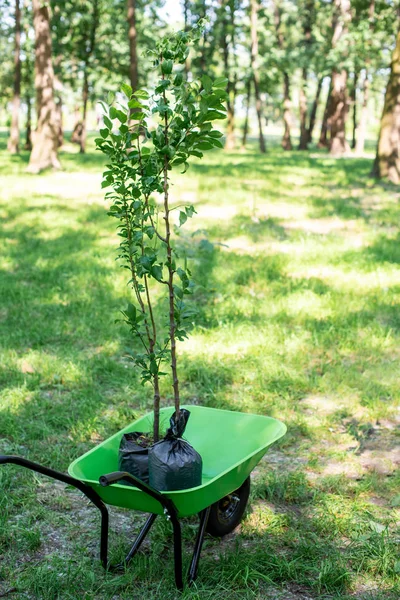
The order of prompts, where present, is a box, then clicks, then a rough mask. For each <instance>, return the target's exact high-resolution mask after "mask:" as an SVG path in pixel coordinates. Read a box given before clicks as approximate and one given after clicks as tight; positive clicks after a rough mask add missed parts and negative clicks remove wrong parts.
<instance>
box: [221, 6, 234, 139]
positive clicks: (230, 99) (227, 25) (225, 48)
mask: <svg viewBox="0 0 400 600" xmlns="http://www.w3.org/2000/svg"><path fill="white" fill-rule="evenodd" d="M226 9H230V19H229V21H228V19H227V16H226V14H225V13H224V12H223V14H222V25H223V30H222V40H221V42H222V44H221V45H222V52H223V56H224V72H225V75H226V77H227V78H228V83H227V86H226V91H227V94H228V96H227V99H226V105H227V118H228V123H227V126H226V140H225V150H233V149H234V148H235V98H236V72H235V73H232V69H231V68H230V67H231V65H230V60H229V58H230V56H229V42H228V31H229V29H230V30H231V33H230V39H231V54H233V55H234V52H235V35H234V32H235V20H234V14H235V13H234V10H233V9H234V7H233V6H232V5H231V3H230V2H226V0H221V10H222V11H225V10H226Z"/></svg>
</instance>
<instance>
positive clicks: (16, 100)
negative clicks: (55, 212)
mask: <svg viewBox="0 0 400 600" xmlns="http://www.w3.org/2000/svg"><path fill="white" fill-rule="evenodd" d="M20 104H21V10H20V6H19V0H15V49H14V97H13V108H12V116H11V128H10V137H9V139H8V144H7V147H8V150H9V151H10V152H11V154H18V152H19V123H18V120H19V108H20Z"/></svg>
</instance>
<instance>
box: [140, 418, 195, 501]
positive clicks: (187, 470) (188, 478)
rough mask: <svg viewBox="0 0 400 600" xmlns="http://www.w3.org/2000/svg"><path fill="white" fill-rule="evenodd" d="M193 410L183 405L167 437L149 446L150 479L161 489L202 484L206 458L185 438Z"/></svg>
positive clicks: (183, 487)
mask: <svg viewBox="0 0 400 600" xmlns="http://www.w3.org/2000/svg"><path fill="white" fill-rule="evenodd" d="M189 415H190V412H189V411H188V410H187V409H185V408H182V409H181V410H180V411H179V418H178V420H177V421H175V413H174V414H173V415H172V417H171V419H170V421H169V423H170V428H169V429H168V431H167V434H166V436H165V438H164V439H163V440H161V441H160V442H157V443H156V444H154V446H152V447H151V448H149V483H150V485H151V486H152V487H154V488H155V489H156V490H159V491H173V490H186V489H188V488H192V487H196V486H198V485H201V475H202V470H203V461H202V459H201V456H200V454H199V453H198V452H196V450H195V449H194V448H193V446H191V445H190V444H189V442H187V441H186V440H184V439H182V435H183V432H184V431H185V428H186V424H187V422H188V419H189Z"/></svg>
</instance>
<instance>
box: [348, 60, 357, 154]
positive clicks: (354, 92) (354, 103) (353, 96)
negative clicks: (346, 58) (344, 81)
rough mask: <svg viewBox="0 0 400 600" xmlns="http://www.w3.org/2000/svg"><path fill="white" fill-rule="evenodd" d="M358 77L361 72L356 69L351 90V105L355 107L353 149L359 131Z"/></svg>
mask: <svg viewBox="0 0 400 600" xmlns="http://www.w3.org/2000/svg"><path fill="white" fill-rule="evenodd" d="M358 77H359V73H358V72H357V71H354V75H353V82H352V86H351V91H350V102H351V107H352V109H353V111H352V112H353V115H352V116H353V130H352V136H351V145H350V147H351V149H352V150H354V148H355V147H356V138H357V136H356V131H357V82H358Z"/></svg>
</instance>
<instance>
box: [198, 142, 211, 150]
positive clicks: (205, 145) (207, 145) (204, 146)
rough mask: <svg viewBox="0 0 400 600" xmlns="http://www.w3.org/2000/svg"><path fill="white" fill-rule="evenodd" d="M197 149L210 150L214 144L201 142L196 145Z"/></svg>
mask: <svg viewBox="0 0 400 600" xmlns="http://www.w3.org/2000/svg"><path fill="white" fill-rule="evenodd" d="M196 148H199V149H200V150H210V149H211V148H213V144H211V142H199V143H198V144H196Z"/></svg>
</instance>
